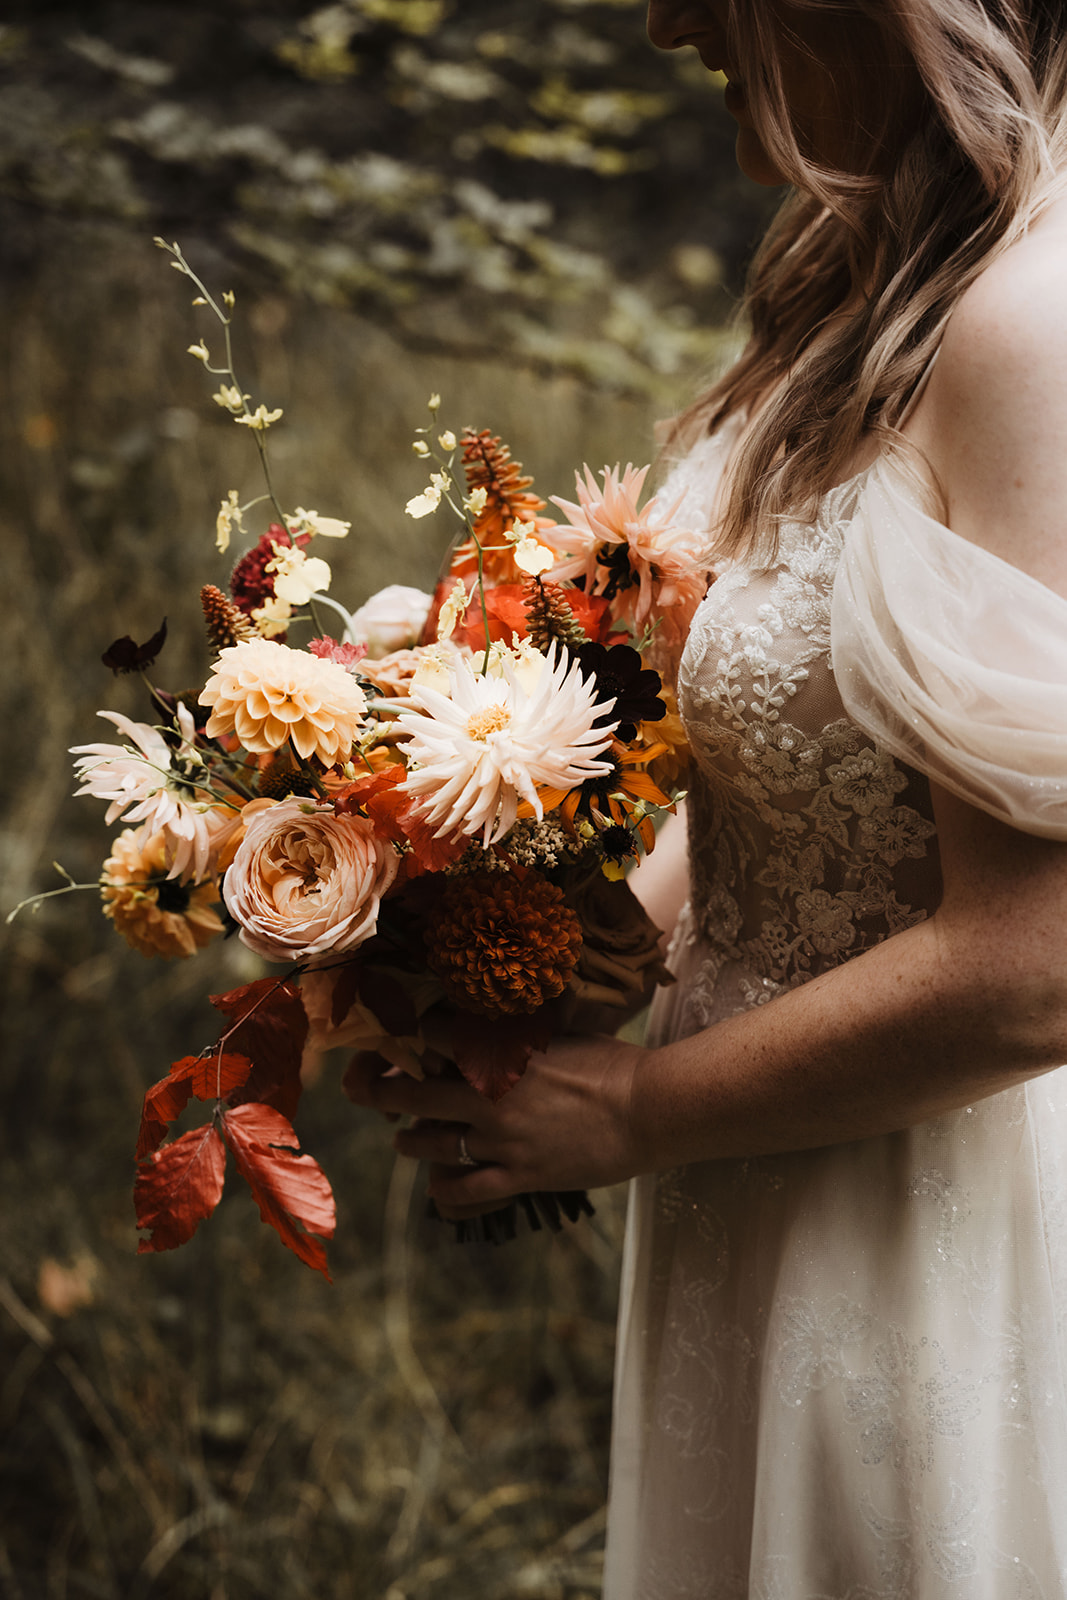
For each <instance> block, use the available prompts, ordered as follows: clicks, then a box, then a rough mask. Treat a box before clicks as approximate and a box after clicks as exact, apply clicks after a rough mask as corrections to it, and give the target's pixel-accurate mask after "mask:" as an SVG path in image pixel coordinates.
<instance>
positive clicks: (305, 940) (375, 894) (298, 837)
mask: <svg viewBox="0 0 1067 1600" xmlns="http://www.w3.org/2000/svg"><path fill="white" fill-rule="evenodd" d="M397 865H398V857H397V855H396V852H395V850H394V849H393V846H392V845H391V844H390V843H389V842H388V840H385V839H382V838H381V837H380V836H379V835H378V834H377V833H376V832H375V829H374V826H373V824H372V823H371V822H369V821H368V820H367V818H366V817H338V816H336V815H335V814H334V812H333V809H332V807H330V806H319V805H315V804H314V803H313V802H312V801H309V800H303V799H300V798H293V799H291V800H283V801H282V802H281V803H280V804H278V805H274V806H270V807H268V808H266V809H264V810H262V811H260V812H258V813H257V814H256V815H254V816H253V817H251V818H250V819H249V821H248V823H247V826H246V828H245V836H244V838H243V839H242V841H241V843H240V845H239V846H238V849H237V852H236V854H235V856H234V858H233V862H232V863H231V865H230V867H229V870H228V871H227V873H226V877H225V879H224V881H223V898H224V900H225V901H226V906H227V909H228V910H229V912H230V915H231V916H232V917H234V919H235V920H236V921H237V922H238V923H239V924H240V927H241V941H242V943H243V944H246V945H247V946H248V948H249V949H250V950H254V951H255V952H256V953H257V955H261V956H263V957H264V958H265V959H266V960H267V961H304V960H308V959H311V960H312V961H314V960H315V959H316V958H318V957H325V956H330V955H334V954H337V953H338V952H340V951H344V950H354V949H355V947H356V946H357V945H359V944H362V943H363V941H364V939H369V938H370V936H371V935H372V934H373V933H374V930H375V928H376V927H377V923H378V904H379V901H380V899H381V897H382V895H383V894H384V893H385V892H386V890H387V889H388V888H389V886H390V885H391V883H392V882H393V879H394V878H395V877H396V872H397Z"/></svg>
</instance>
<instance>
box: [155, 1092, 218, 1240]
mask: <svg viewBox="0 0 1067 1600" xmlns="http://www.w3.org/2000/svg"><path fill="white" fill-rule="evenodd" d="M225 1174H226V1151H225V1149H224V1147H223V1143H222V1140H221V1139H220V1138H219V1136H218V1133H217V1131H216V1129H215V1127H214V1124H213V1123H210V1122H208V1123H205V1124H204V1126H203V1127H202V1128H193V1129H192V1131H191V1132H189V1133H183V1134H182V1136H181V1138H180V1139H175V1141H174V1143H173V1144H168V1145H166V1146H165V1148H164V1149H162V1150H154V1151H152V1152H151V1153H150V1154H149V1155H148V1156H146V1157H145V1159H144V1160H143V1161H141V1163H140V1164H139V1166H138V1169H137V1179H136V1182H135V1183H134V1187H133V1200H134V1207H135V1209H136V1212H137V1226H138V1227H139V1228H146V1229H147V1230H148V1234H149V1237H148V1238H147V1239H141V1240H140V1241H139V1243H138V1246H137V1251H138V1254H139V1255H145V1254H146V1253H149V1252H151V1251H156V1250H176V1249H177V1248H178V1246H179V1245H183V1244H185V1243H186V1242H187V1241H188V1240H189V1239H191V1238H192V1236H193V1234H194V1233H195V1232H196V1230H197V1228H198V1227H199V1226H200V1224H201V1223H202V1222H203V1221H204V1220H205V1218H207V1217H210V1215H211V1213H212V1212H213V1211H214V1209H215V1207H216V1206H217V1205H218V1203H219V1201H220V1199H221V1198H222V1186H223V1183H224V1181H225Z"/></svg>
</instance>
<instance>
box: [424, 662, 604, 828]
mask: <svg viewBox="0 0 1067 1600" xmlns="http://www.w3.org/2000/svg"><path fill="white" fill-rule="evenodd" d="M477 659H478V658H476V661H477ZM476 661H475V662H471V661H468V660H467V659H466V658H464V657H457V658H456V661H455V663H454V665H453V667H452V669H451V673H450V684H451V694H450V695H444V694H440V693H439V692H438V691H437V690H435V689H431V688H428V687H426V686H424V685H420V684H418V683H417V682H415V683H413V684H412V686H411V691H410V693H411V699H412V701H413V702H414V704H415V705H416V706H418V707H420V708H421V710H420V711H416V710H410V711H408V710H405V711H402V712H401V713H400V715H399V717H398V718H397V722H398V724H399V728H400V730H401V732H402V735H403V736H405V737H406V741H407V742H406V744H405V745H404V754H405V756H406V757H407V760H408V762H409V770H408V775H407V779H406V780H405V782H406V788H407V790H408V792H409V793H410V794H412V795H413V796H414V797H415V798H416V799H418V800H421V802H422V806H421V812H422V816H423V817H424V819H425V821H426V822H427V823H428V824H429V826H430V827H432V828H434V829H435V832H436V835H437V836H438V837H440V836H442V835H444V834H449V833H456V832H459V833H465V834H476V833H481V834H482V835H483V846H484V847H486V848H487V847H488V846H489V845H490V844H492V843H494V842H495V841H496V840H497V839H500V838H502V837H503V835H504V834H505V833H507V831H508V829H509V828H510V827H511V826H512V824H513V823H514V821H515V817H516V814H517V812H518V808H519V803H520V801H523V800H525V801H528V802H529V804H530V805H531V807H532V808H533V811H534V813H535V815H536V816H537V817H538V818H540V817H541V816H542V815H543V807H542V805H541V801H540V799H539V797H538V793H537V786H538V785H539V784H542V785H545V786H547V787H549V788H552V789H573V788H574V787H575V785H576V784H579V783H583V782H584V781H585V779H586V778H592V777H599V776H601V775H602V774H603V773H605V772H609V771H610V770H611V764H610V762H606V761H597V760H596V759H595V758H596V757H597V756H598V755H599V753H600V752H601V751H602V750H605V749H607V747H608V745H609V744H610V743H611V735H612V732H613V730H614V728H615V726H616V724H615V723H614V722H612V723H610V724H605V723H603V722H600V723H597V721H596V719H597V718H598V717H603V716H604V714H605V712H606V711H608V710H609V709H610V708H609V707H608V705H607V704H606V703H605V702H604V701H599V702H598V701H597V699H596V687H595V684H594V681H593V679H592V677H590V678H589V679H588V680H586V679H585V678H583V677H582V674H581V669H580V667H579V665H578V663H577V662H574V663H573V664H571V665H569V664H568V660H567V657H566V655H563V654H561V655H559V656H557V655H556V654H555V652H554V651H553V653H552V654H550V655H549V656H548V658H547V659H546V662H545V665H544V668H543V669H542V671H541V673H540V675H539V676H538V677H537V679H536V682H533V683H532V684H531V683H530V682H529V678H527V681H526V686H524V683H523V681H522V679H521V677H520V674H519V673H518V671H517V670H516V668H515V665H514V663H512V662H510V661H509V662H506V663H505V664H504V671H503V676H502V677H496V676H492V677H489V676H487V677H483V676H482V675H481V674H480V673H479V672H478V671H477V668H476ZM594 724H596V725H594Z"/></svg>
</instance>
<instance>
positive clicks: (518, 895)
mask: <svg viewBox="0 0 1067 1600" xmlns="http://www.w3.org/2000/svg"><path fill="white" fill-rule="evenodd" d="M581 948H582V929H581V924H580V923H579V921H578V918H577V917H576V916H575V914H574V912H573V911H572V910H571V908H570V906H568V905H567V903H566V901H565V900H564V898H563V892H562V890H560V889H557V888H556V887H555V885H554V884H551V883H549V882H548V881H547V879H545V878H542V877H539V876H538V875H537V873H534V872H531V873H528V874H525V875H524V876H522V877H520V876H519V875H518V874H517V873H512V872H475V873H471V874H470V876H469V877H462V878H455V879H453V881H452V882H451V883H450V884H449V886H448V888H447V889H446V890H445V893H444V895H443V896H442V898H441V900H440V902H439V903H438V905H437V907H436V909H435V910H434V911H433V913H432V914H431V915H430V917H429V918H428V921H427V926H426V956H427V960H428V962H429V964H430V967H431V969H432V970H433V971H434V972H435V973H436V974H437V976H438V977H439V978H440V979H441V982H442V983H443V984H444V986H445V992H446V994H447V996H448V998H449V999H450V1000H452V1001H453V1002H454V1004H456V1005H457V1006H459V1007H460V1008H461V1009H462V1010H465V1011H477V1012H481V1013H482V1014H483V1015H486V1016H500V1015H505V1014H508V1013H514V1012H525V1011H536V1010H537V1008H538V1006H540V1005H543V1004H544V1002H545V1001H546V1000H552V999H554V998H555V996H556V995H558V994H561V993H562V991H563V989H564V987H565V986H566V983H567V979H568V978H569V977H570V975H571V973H572V972H573V971H574V968H575V966H576V964H577V961H578V956H579V954H580V953H581Z"/></svg>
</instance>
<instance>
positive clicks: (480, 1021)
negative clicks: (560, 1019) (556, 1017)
mask: <svg viewBox="0 0 1067 1600" xmlns="http://www.w3.org/2000/svg"><path fill="white" fill-rule="evenodd" d="M551 1038H552V1030H551V1029H550V1028H549V1026H548V1025H547V1023H546V1022H545V1021H544V1020H543V1019H540V1018H539V1017H538V1016H537V1014H536V1013H534V1014H533V1015H532V1016H524V1017H479V1016H475V1015H473V1014H471V1013H468V1012H464V1013H463V1014H462V1016H457V1017H456V1020H455V1023H454V1024H453V1034H452V1054H453V1056H454V1058H455V1062H456V1065H457V1067H458V1068H459V1070H460V1072H462V1074H463V1076H464V1077H465V1078H466V1080H467V1082H468V1083H469V1084H470V1085H471V1087H472V1088H473V1089H477V1090H478V1093H479V1094H484V1095H485V1097H486V1099H487V1100H494V1101H495V1100H499V1099H500V1097H501V1095H505V1094H507V1092H508V1090H509V1089H513V1088H514V1087H515V1085H516V1084H517V1083H518V1081H519V1079H520V1078H521V1077H522V1075H523V1073H524V1072H525V1071H526V1066H527V1063H528V1062H529V1059H530V1056H531V1055H532V1054H533V1052H534V1051H535V1050H547V1049H548V1044H549V1041H550V1039H551Z"/></svg>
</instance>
